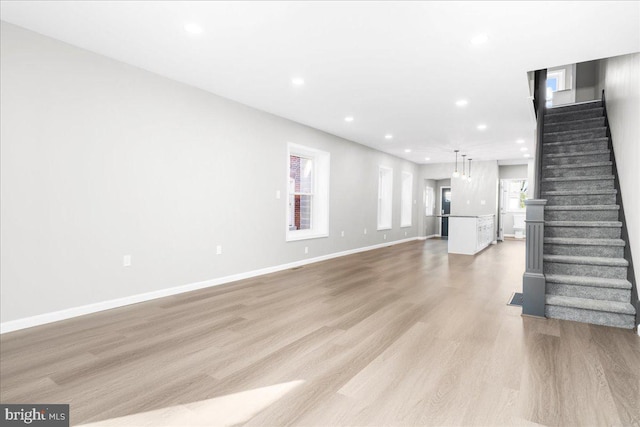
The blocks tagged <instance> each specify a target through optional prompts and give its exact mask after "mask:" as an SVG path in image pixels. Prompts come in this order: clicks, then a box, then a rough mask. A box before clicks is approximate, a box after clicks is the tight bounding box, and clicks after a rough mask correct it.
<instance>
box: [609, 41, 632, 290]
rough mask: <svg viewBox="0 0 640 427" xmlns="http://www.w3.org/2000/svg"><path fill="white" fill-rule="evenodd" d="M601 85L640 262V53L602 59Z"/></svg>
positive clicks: (624, 199) (630, 228)
mask: <svg viewBox="0 0 640 427" xmlns="http://www.w3.org/2000/svg"><path fill="white" fill-rule="evenodd" d="M599 76H600V79H601V80H600V87H601V88H603V89H604V90H605V97H606V102H607V115H608V118H609V125H610V128H611V138H612V141H613V150H614V152H615V156H616V166H617V169H618V176H619V178H620V190H621V193H622V201H623V203H624V210H625V217H626V222H627V228H628V231H629V240H630V242H629V243H630V248H631V253H632V255H633V257H634V266H635V268H636V283H638V280H637V279H638V277H637V269H638V265H640V261H639V259H640V258H638V257H639V256H640V191H638V183H640V168H639V167H638V165H640V120H638V118H639V117H640V53H634V54H631V55H623V56H616V57H613V58H608V59H604V60H601V61H600V67H599Z"/></svg>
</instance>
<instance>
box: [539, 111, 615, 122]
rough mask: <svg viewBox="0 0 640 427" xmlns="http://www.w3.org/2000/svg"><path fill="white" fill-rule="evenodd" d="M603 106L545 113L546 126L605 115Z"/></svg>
mask: <svg viewBox="0 0 640 427" xmlns="http://www.w3.org/2000/svg"><path fill="white" fill-rule="evenodd" d="M603 110H604V109H603V108H592V109H590V110H580V111H572V112H566V113H557V114H545V116H544V124H545V126H546V125H547V124H548V123H549V124H551V123H563V122H571V121H574V120H586V119H593V118H597V117H603Z"/></svg>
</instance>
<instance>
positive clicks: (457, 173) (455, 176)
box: [453, 150, 460, 178]
mask: <svg viewBox="0 0 640 427" xmlns="http://www.w3.org/2000/svg"><path fill="white" fill-rule="evenodd" d="M453 151H454V152H455V153H456V170H454V171H453V177H454V178H457V177H459V176H460V173H459V172H458V152H459V151H460V150H453Z"/></svg>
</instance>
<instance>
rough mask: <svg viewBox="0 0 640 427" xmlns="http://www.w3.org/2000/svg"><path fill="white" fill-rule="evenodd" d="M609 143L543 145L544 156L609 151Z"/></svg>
mask: <svg viewBox="0 0 640 427" xmlns="http://www.w3.org/2000/svg"><path fill="white" fill-rule="evenodd" d="M608 147H609V143H608V142H607V141H593V142H583V143H580V144H563V145H547V144H545V145H543V147H542V151H543V153H544V154H560V153H583V152H585V151H597V150H607V149H608Z"/></svg>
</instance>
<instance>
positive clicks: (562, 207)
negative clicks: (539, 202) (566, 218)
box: [544, 205, 620, 211]
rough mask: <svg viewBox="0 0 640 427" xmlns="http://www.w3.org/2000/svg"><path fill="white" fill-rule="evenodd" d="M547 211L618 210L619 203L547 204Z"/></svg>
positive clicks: (545, 208)
mask: <svg viewBox="0 0 640 427" xmlns="http://www.w3.org/2000/svg"><path fill="white" fill-rule="evenodd" d="M544 210H546V211H618V210H620V206H618V205H551V206H545V207H544Z"/></svg>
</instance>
